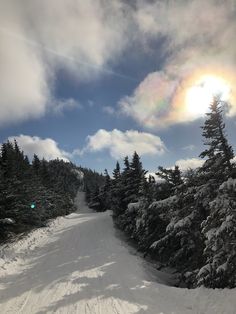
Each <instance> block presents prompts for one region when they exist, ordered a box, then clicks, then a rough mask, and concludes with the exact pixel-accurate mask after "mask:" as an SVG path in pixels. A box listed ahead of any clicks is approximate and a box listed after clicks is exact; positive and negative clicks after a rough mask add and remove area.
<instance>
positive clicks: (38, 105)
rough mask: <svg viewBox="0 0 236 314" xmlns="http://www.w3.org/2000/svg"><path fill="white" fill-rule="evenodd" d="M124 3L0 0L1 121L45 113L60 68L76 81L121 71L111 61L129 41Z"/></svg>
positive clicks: (116, 57)
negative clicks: (117, 70) (112, 65)
mask: <svg viewBox="0 0 236 314" xmlns="http://www.w3.org/2000/svg"><path fill="white" fill-rule="evenodd" d="M124 6H125V4H124V3H123V1H111V2H104V1H102V0H97V1H93V0H87V1H83V0H68V1H62V0H59V1H58V0H50V1H47V0H41V1H31V0H24V4H22V3H20V2H19V1H17V0H9V1H1V2H0V21H1V22H0V72H1V76H0V95H1V98H0V123H1V124H3V123H9V122H13V121H19V120H26V119H29V118H37V117H41V116H42V115H44V114H45V113H46V112H47V110H48V108H49V107H50V106H52V103H53V104H54V103H55V101H54V95H53V90H54V83H55V76H56V74H57V72H58V70H61V69H63V70H64V71H67V72H68V73H69V74H70V75H71V76H73V77H74V78H75V79H77V80H79V81H90V80H94V79H96V78H97V77H99V76H100V75H107V74H109V75H110V74H113V75H118V76H119V74H118V73H114V72H112V70H111V69H110V66H109V65H111V64H113V63H115V62H116V60H117V59H118V58H119V57H120V55H121V53H122V52H123V50H124V48H125V47H126V45H127V43H128V42H129V40H128V38H127V36H126V35H125V33H126V34H127V32H126V29H129V30H131V29H132V27H128V25H129V23H130V19H129V17H128V15H129V12H125V11H124V8H123V7H124ZM63 107H64V106H63ZM56 110H57V109H56Z"/></svg>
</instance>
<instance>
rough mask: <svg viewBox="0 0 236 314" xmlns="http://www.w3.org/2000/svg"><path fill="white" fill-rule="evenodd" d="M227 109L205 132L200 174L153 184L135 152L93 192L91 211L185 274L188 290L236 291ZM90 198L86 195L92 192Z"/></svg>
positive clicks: (215, 106)
mask: <svg viewBox="0 0 236 314" xmlns="http://www.w3.org/2000/svg"><path fill="white" fill-rule="evenodd" d="M223 120H224V113H223V104H222V102H221V101H219V100H218V99H217V98H215V99H214V101H213V102H212V104H211V106H210V111H209V112H208V113H207V114H206V120H205V123H204V125H203V126H202V136H203V142H204V145H205V147H206V149H205V150H204V151H203V152H202V153H201V154H200V157H201V158H203V160H204V162H203V165H202V166H201V167H199V168H198V169H189V170H188V171H185V172H181V171H180V169H179V167H178V166H175V167H173V168H163V167H161V166H160V167H159V168H158V170H157V173H156V175H157V177H158V180H155V179H154V177H153V176H148V178H147V171H146V170H144V169H143V166H142V162H141V160H140V157H139V155H138V154H137V152H135V153H134V154H133V157H132V159H131V160H129V158H128V157H125V158H124V166H123V168H122V169H121V167H120V164H119V162H117V164H116V167H115V169H114V171H113V173H112V178H111V177H110V176H109V174H108V172H107V170H105V183H104V185H103V186H102V187H100V189H99V190H98V189H97V188H96V190H94V191H93V195H92V197H91V191H89V201H90V204H91V206H92V207H93V208H94V209H96V210H98V211H102V210H106V209H112V211H113V218H114V222H115V225H116V226H117V227H118V228H119V229H121V230H123V231H124V232H125V233H126V234H127V235H128V237H129V238H130V239H133V240H134V241H135V243H136V245H137V247H138V249H139V250H140V251H142V252H143V253H144V255H145V256H146V255H149V256H150V257H151V258H152V259H154V260H157V261H159V262H160V263H161V265H162V266H163V267H164V266H169V267H173V268H174V269H176V270H178V271H179V273H180V276H179V277H180V278H179V280H180V283H184V284H185V285H187V287H189V288H190V287H196V286H201V285H204V286H206V287H210V288H224V287H229V288H233V287H236V165H235V163H234V153H233V149H232V147H231V146H230V144H229V143H228V140H227V135H226V131H225V124H224V121H223ZM87 192H88V190H87Z"/></svg>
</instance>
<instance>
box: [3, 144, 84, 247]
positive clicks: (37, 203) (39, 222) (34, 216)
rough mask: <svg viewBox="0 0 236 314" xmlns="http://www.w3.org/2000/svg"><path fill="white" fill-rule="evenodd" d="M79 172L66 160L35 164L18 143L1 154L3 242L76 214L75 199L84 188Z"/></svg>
mask: <svg viewBox="0 0 236 314" xmlns="http://www.w3.org/2000/svg"><path fill="white" fill-rule="evenodd" d="M80 172H81V170H79V169H78V168H77V167H76V166H75V165H73V164H72V163H69V162H65V161H63V160H59V159H56V160H52V161H46V160H45V159H42V160H40V159H39V158H38V156H37V155H34V157H33V160H32V162H30V161H29V159H28V157H27V156H26V155H25V154H24V153H23V151H21V150H20V148H19V146H18V144H17V142H16V141H15V142H14V143H12V142H9V141H8V142H6V143H3V144H2V146H1V151H0V240H1V241H4V240H7V239H9V238H10V237H13V236H15V235H16V234H18V233H22V232H25V231H27V230H31V229H32V228H35V227H41V226H45V224H46V222H47V220H48V219H51V218H54V217H57V216H61V215H66V214H68V213H70V212H71V211H73V210H74V204H73V199H74V197H75V195H76V193H77V190H78V188H79V187H80V186H81V177H80Z"/></svg>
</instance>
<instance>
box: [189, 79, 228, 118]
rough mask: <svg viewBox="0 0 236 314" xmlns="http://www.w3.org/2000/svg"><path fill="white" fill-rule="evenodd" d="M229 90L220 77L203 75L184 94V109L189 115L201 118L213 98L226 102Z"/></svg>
mask: <svg viewBox="0 0 236 314" xmlns="http://www.w3.org/2000/svg"><path fill="white" fill-rule="evenodd" d="M230 91H231V88H230V86H229V84H228V83H227V82H226V81H225V80H224V79H223V78H221V77H217V76H211V75H205V76H202V77H201V78H200V79H199V80H198V81H197V82H196V84H195V85H193V86H191V87H190V88H189V89H188V90H187V92H186V99H185V102H186V109H187V111H188V112H189V114H190V115H192V116H196V117H201V116H203V115H204V114H205V113H206V112H207V111H208V109H209V105H210V103H211V102H212V99H213V97H214V96H219V97H220V99H221V100H223V101H227V100H229V98H230Z"/></svg>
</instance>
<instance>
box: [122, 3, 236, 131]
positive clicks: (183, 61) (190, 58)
mask: <svg viewBox="0 0 236 314" xmlns="http://www.w3.org/2000/svg"><path fill="white" fill-rule="evenodd" d="M235 16H236V6H235V1H232V0H226V1H221V2H219V1H218V0H209V1H205V0H190V1H185V0H179V1H158V0H157V1H144V0H140V1H138V2H137V10H136V12H135V14H134V19H135V21H136V23H137V26H138V29H139V31H137V33H138V34H139V35H140V37H142V38H144V39H145V43H146V45H147V43H148V42H149V41H153V40H154V41H155V40H156V39H158V38H160V36H161V37H162V38H163V39H164V40H165V39H166V41H165V44H164V45H163V47H162V49H164V51H161V53H163V52H164V53H167V54H166V56H168V57H167V58H166V60H165V65H164V67H163V68H162V70H161V71H157V72H153V73H150V74H148V75H147V76H146V78H145V79H144V80H143V81H142V82H141V83H140V84H139V86H138V87H137V88H136V89H135V90H134V92H133V94H132V95H131V96H128V97H123V98H122V99H121V101H120V102H119V107H120V110H121V112H123V113H124V114H126V115H128V116H130V117H132V118H133V119H134V120H136V121H137V122H138V123H139V124H140V125H142V126H145V127H147V128H151V129H158V128H165V127H168V126H170V125H173V124H177V123H186V122H191V121H193V120H196V119H198V118H199V115H198V114H193V112H189V111H188V109H189V108H188V107H187V106H186V104H185V97H186V90H187V89H188V88H190V87H191V86H196V85H195V84H197V82H198V80H199V79H200V78H201V77H202V76H204V75H211V76H213V77H214V76H215V77H218V78H222V79H223V80H224V81H225V82H226V83H227V84H229V86H230V93H229V97H228V98H229V100H230V106H229V108H228V115H231V116H234V115H236V88H235V86H236V75H235V73H236V61H235V54H236V45H235V40H234V38H235V32H236V19H235ZM154 47H155V45H154ZM154 49H155V48H154ZM153 53H157V51H153ZM198 87H199V86H198ZM199 90H200V92H201V91H202V90H201V88H199ZM198 94H199V93H198ZM200 96H201V95H199V99H198V101H197V100H196V99H194V107H195V106H198V103H199V102H200V103H201V102H202V101H203V99H201V98H200ZM203 113H204V112H203ZM201 114H202V113H201Z"/></svg>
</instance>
